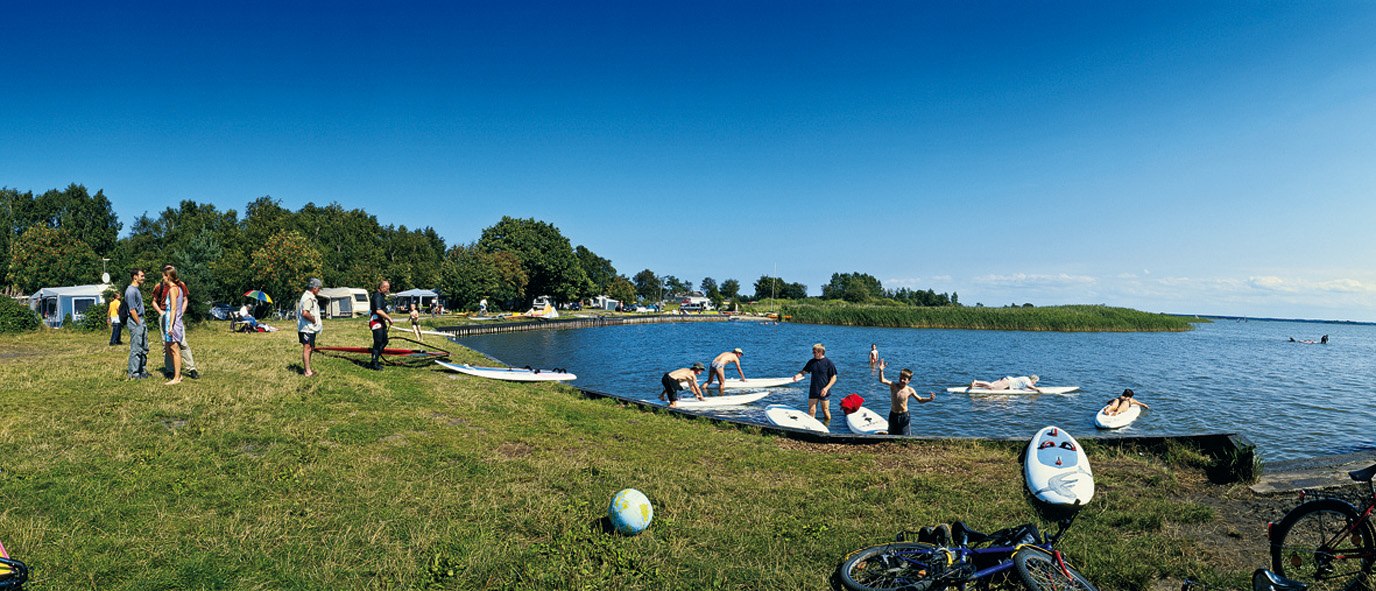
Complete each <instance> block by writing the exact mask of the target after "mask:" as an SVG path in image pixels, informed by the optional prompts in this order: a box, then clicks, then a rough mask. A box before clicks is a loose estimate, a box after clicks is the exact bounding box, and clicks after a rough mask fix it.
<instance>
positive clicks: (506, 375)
mask: <svg viewBox="0 0 1376 591" xmlns="http://www.w3.org/2000/svg"><path fill="white" fill-rule="evenodd" d="M435 363H438V364H440V366H442V367H444V368H446V369H451V370H454V371H457V372H459V373H462V374H468V375H470V376H478V377H480V378H488V379H493V380H504V381H507V382H566V381H568V380H574V379H578V376H576V375H573V374H571V373H568V372H565V371H554V370H549V369H526V368H516V367H478V366H475V365H468V364H467V363H464V364H458V363H449V362H447V361H436V362H435Z"/></svg>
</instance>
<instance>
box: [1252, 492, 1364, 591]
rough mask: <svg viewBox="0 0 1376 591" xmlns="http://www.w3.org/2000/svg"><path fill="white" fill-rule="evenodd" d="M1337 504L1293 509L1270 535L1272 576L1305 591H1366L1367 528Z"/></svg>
mask: <svg viewBox="0 0 1376 591" xmlns="http://www.w3.org/2000/svg"><path fill="white" fill-rule="evenodd" d="M1360 518H1361V515H1360V514H1358V513H1357V509H1356V508H1354V507H1353V506H1352V505H1351V504H1349V503H1347V502H1345V501H1340V500H1338V499H1319V500H1316V501H1309V502H1308V503H1304V504H1303V505H1300V506H1298V507H1295V508H1294V509H1292V510H1291V511H1290V512H1289V513H1286V514H1285V518H1284V519H1281V520H1280V523H1278V524H1276V526H1275V530H1273V531H1272V532H1271V570H1273V571H1275V572H1276V574H1278V575H1281V576H1283V577H1286V578H1288V579H1293V580H1296V581H1299V582H1301V583H1306V584H1308V585H1309V589H1310V591H1370V590H1371V576H1370V575H1371V565H1372V560H1373V557H1374V556H1376V554H1373V549H1372V547H1373V541H1372V532H1371V523H1370V522H1366V523H1362V524H1360V525H1359V526H1358V527H1356V528H1353V523H1355V522H1356V521H1357V520H1358V519H1360Z"/></svg>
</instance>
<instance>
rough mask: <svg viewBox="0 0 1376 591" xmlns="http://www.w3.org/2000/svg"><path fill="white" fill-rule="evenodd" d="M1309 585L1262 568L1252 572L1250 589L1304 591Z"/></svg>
mask: <svg viewBox="0 0 1376 591" xmlns="http://www.w3.org/2000/svg"><path fill="white" fill-rule="evenodd" d="M1308 588H1309V585H1305V584H1304V583H1301V582H1299V581H1292V580H1290V579H1287V578H1285V577H1282V576H1280V575H1278V574H1276V573H1273V572H1271V571H1269V570H1266V569H1264V568H1259V569H1257V570H1256V572H1254V573H1252V591H1304V590H1305V589H1308Z"/></svg>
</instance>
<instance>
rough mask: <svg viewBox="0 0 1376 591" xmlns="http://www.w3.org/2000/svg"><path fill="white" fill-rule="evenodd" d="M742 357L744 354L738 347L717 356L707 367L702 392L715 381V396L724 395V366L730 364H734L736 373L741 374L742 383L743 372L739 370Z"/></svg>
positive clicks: (743, 379)
mask: <svg viewBox="0 0 1376 591" xmlns="http://www.w3.org/2000/svg"><path fill="white" fill-rule="evenodd" d="M744 355H745V352H744V351H742V350H741V349H740V347H736V348H735V349H732V350H730V351H727V352H725V353H722V354H721V355H718V356H717V357H716V359H713V360H712V365H710V366H708V367H707V381H706V382H705V383H703V384H702V389H703V391H704V392H705V391H706V390H707V387H708V386H711V385H712V380H716V381H717V396H721V395H723V394H725V393H726V392H725V389H726V366H727V365H728V364H731V363H734V364H736V372H737V373H739V374H741V381H742V382H744V381H745V370H743V369H741V357H742V356H744Z"/></svg>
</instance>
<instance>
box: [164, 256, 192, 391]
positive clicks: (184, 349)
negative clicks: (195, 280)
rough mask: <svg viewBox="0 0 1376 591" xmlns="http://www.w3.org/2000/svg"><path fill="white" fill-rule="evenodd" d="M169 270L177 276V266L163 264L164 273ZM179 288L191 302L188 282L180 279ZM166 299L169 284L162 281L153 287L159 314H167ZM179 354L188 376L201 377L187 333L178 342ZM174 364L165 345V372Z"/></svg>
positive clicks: (183, 296)
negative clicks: (187, 339)
mask: <svg viewBox="0 0 1376 591" xmlns="http://www.w3.org/2000/svg"><path fill="white" fill-rule="evenodd" d="M168 271H171V272H172V273H173V274H174V276H175V274H176V272H177V268H176V267H174V266H172V265H163V266H162V272H163V274H166V273H167V272H168ZM177 288H178V289H180V290H181V292H182V299H183V300H185V301H186V302H190V301H191V291H190V290H189V289H187V288H186V282H185V281H181V280H178V281H177ZM166 300H167V284H165V283H163V282H161V281H160V282H158V284H157V285H156V286H154V287H153V309H155V310H157V311H158V315H159V316H162V315H165V314H166V313H167V312H166V308H164V307H163V304H164V302H165V301H166ZM183 313H185V310H183ZM159 324H161V323H159ZM177 355H178V356H180V357H181V362H182V369H183V370H185V371H186V377H189V378H191V379H193V380H198V379H200V378H201V374H200V372H198V371H196V357H195V356H193V355H192V354H191V344H190V343H188V342H186V335H185V334H182V340H181V342H179V343H177ZM172 365H173V362H172V352H171V351H169V350H168V349H167V348H166V347H164V348H163V356H162V371H163V373H164V374H166V373H167V372H168V371H171V370H170V369H169V368H171V367H172Z"/></svg>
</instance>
